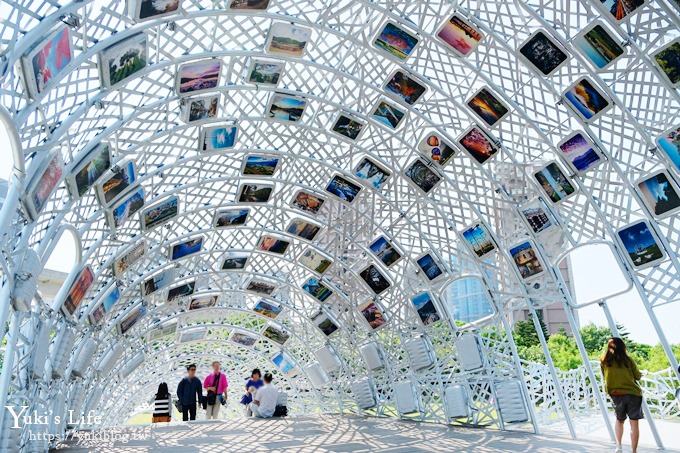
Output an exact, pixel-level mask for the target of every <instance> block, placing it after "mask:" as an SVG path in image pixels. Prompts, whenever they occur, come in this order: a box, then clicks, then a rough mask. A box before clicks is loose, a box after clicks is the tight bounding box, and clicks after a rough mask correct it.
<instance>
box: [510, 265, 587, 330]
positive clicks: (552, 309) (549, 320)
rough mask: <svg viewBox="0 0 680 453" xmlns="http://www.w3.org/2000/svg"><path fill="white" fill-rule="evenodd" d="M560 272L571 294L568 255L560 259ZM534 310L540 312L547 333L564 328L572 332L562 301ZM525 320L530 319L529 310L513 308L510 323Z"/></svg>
mask: <svg viewBox="0 0 680 453" xmlns="http://www.w3.org/2000/svg"><path fill="white" fill-rule="evenodd" d="M560 272H561V273H562V278H564V282H565V283H566V284H567V288H569V289H570V291H571V293H572V294H573V287H572V279H571V270H570V269H569V258H568V257H567V258H566V259H564V260H562V262H561V263H560ZM536 311H538V312H540V313H541V314H542V316H543V323H544V324H545V327H546V328H547V329H548V333H549V334H551V335H552V334H554V333H557V332H559V331H560V330H564V331H565V332H567V333H569V334H571V333H572V330H571V326H569V320H568V319H567V313H566V312H565V311H564V307H563V305H562V302H556V303H554V304H550V305H547V306H545V307H543V308H541V309H539V310H536ZM574 316H576V314H574ZM525 320H531V315H530V313H529V310H515V311H514V312H513V313H512V324H514V323H515V322H517V321H525Z"/></svg>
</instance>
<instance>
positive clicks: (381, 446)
mask: <svg viewBox="0 0 680 453" xmlns="http://www.w3.org/2000/svg"><path fill="white" fill-rule="evenodd" d="M86 434H87V435H90V436H91V437H90V438H83V439H80V440H78V439H71V440H69V441H67V442H65V443H64V444H62V445H60V446H59V448H58V449H57V451H60V452H68V453H83V452H101V451H106V452H117V453H124V452H126V453H127V452H129V453H132V452H134V453H142V452H155V451H162V452H164V453H165V452H168V453H179V452H182V453H184V452H201V453H212V452H215V453H217V452H220V453H222V452H234V453H239V452H243V453H246V452H247V453H251V452H253V451H257V452H259V451H274V452H315V453H325V452H390V453H420V452H422V453H425V452H442V453H443V452H446V453H451V452H480V453H492V452H493V453H496V452H513V451H515V452H541V453H562V452H564V453H574V452H589V453H590V452H593V453H594V452H613V451H614V448H613V446H612V445H611V444H610V443H608V442H606V441H573V440H571V439H565V438H559V437H551V436H536V435H532V434H526V433H516V432H500V431H492V430H483V429H469V428H458V427H450V426H444V425H436V424H428V423H417V422H408V421H400V420H396V419H387V418H363V417H343V416H331V415H324V416H319V417H311V416H305V417H288V418H283V419H269V420H262V419H248V420H245V419H241V420H234V421H198V422H190V423H171V424H156V425H153V426H150V425H146V426H126V427H121V428H118V429H108V430H104V431H99V432H95V433H86ZM629 451H630V449H626V448H624V452H629ZM638 451H639V453H651V452H653V451H658V450H656V449H652V448H644V449H640V450H638Z"/></svg>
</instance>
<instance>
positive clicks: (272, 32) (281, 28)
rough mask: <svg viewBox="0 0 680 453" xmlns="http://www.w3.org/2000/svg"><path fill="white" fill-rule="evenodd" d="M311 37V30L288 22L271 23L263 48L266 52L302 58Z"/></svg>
mask: <svg viewBox="0 0 680 453" xmlns="http://www.w3.org/2000/svg"><path fill="white" fill-rule="evenodd" d="M311 38H312V30H311V29H310V28H307V27H301V26H299V25H294V24H291V23H290V22H274V23H272V25H271V27H270V29H269V34H268V35H267V41H266V42H265V45H264V48H265V50H266V52H267V53H268V54H271V55H283V56H285V57H293V58H302V57H304V56H305V49H306V47H307V45H308V44H309V41H310V40H311Z"/></svg>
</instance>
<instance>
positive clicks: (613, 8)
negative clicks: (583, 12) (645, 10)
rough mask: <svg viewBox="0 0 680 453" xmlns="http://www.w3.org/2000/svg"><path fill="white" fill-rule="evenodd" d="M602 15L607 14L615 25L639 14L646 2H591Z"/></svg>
mask: <svg viewBox="0 0 680 453" xmlns="http://www.w3.org/2000/svg"><path fill="white" fill-rule="evenodd" d="M593 2H594V3H595V5H597V6H598V7H599V8H600V10H601V11H602V12H603V13H604V14H609V15H610V16H611V18H612V19H613V20H614V21H616V22H617V23H621V22H625V21H627V20H628V19H630V18H631V17H632V16H633V15H634V14H637V13H638V12H639V9H640V7H641V6H643V5H644V4H645V3H647V0H631V1H629V2H623V0H593Z"/></svg>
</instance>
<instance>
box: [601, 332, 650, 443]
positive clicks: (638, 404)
mask: <svg viewBox="0 0 680 453" xmlns="http://www.w3.org/2000/svg"><path fill="white" fill-rule="evenodd" d="M600 368H602V375H603V376H604V386H605V387H604V389H605V391H606V392H607V393H608V394H609V396H611V398H612V401H613V402H614V411H615V412H616V452H617V453H620V452H622V451H623V450H622V448H621V438H622V437H623V422H625V421H626V418H628V419H630V443H631V447H632V449H633V453H637V446H638V440H639V439H640V428H639V426H638V420H640V419H641V418H643V415H642V389H641V388H640V385H639V384H638V381H639V380H640V378H641V377H642V375H641V374H640V370H638V367H637V365H636V364H635V361H633V359H631V358H630V356H629V355H628V353H627V352H626V344H625V343H624V342H623V340H622V339H620V338H617V337H612V338H610V339H609V341H608V342H607V352H606V353H605V354H604V355H603V356H602V358H601V359H600Z"/></svg>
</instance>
